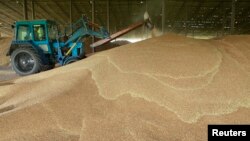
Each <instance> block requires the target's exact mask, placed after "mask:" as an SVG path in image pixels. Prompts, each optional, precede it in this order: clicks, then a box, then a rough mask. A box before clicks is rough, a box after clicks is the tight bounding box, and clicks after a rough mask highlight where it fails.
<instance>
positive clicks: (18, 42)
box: [6, 41, 39, 56]
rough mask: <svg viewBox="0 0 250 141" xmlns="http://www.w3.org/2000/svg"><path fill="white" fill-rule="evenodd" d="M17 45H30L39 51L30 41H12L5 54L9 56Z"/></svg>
mask: <svg viewBox="0 0 250 141" xmlns="http://www.w3.org/2000/svg"><path fill="white" fill-rule="evenodd" d="M19 47H31V48H33V49H35V50H36V51H37V52H39V50H38V48H36V47H34V45H33V44H32V43H31V41H12V42H11V45H10V48H9V50H8V52H7V54H6V56H10V55H11V54H12V52H13V51H14V50H16V49H17V48H19Z"/></svg>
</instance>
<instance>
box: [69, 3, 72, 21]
mask: <svg viewBox="0 0 250 141" xmlns="http://www.w3.org/2000/svg"><path fill="white" fill-rule="evenodd" d="M69 23H70V25H72V0H70V1H69Z"/></svg>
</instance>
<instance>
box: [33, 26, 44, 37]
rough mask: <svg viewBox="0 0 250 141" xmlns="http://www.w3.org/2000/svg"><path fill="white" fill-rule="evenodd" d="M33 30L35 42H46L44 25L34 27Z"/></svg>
mask: <svg viewBox="0 0 250 141" xmlns="http://www.w3.org/2000/svg"><path fill="white" fill-rule="evenodd" d="M33 30H34V40H35V41H44V40H46V36H45V25H43V24H39V25H33Z"/></svg>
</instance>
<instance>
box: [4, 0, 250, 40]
mask: <svg viewBox="0 0 250 141" xmlns="http://www.w3.org/2000/svg"><path fill="white" fill-rule="evenodd" d="M0 8H1V9H0V12H1V13H0V15H1V21H0V22H1V28H0V31H1V33H2V35H3V36H4V35H8V36H11V35H12V30H11V25H12V24H13V23H14V22H15V21H17V20H32V19H50V20H54V21H56V22H58V23H59V24H60V25H62V26H63V25H68V24H71V23H72V22H74V21H76V20H77V19H79V18H80V17H81V16H82V15H86V16H87V17H89V18H90V19H91V20H92V21H93V22H95V23H98V24H100V25H102V26H104V27H107V29H108V30H109V31H110V32H111V33H114V32H116V31H119V30H120V29H122V28H124V27H126V26H128V25H130V24H132V23H134V22H136V21H137V20H139V19H140V18H141V17H142V15H143V13H144V12H145V11H148V13H149V15H150V16H151V18H152V20H153V22H154V24H155V25H156V26H157V28H158V29H159V30H160V31H161V32H164V33H165V32H174V33H177V34H184V35H188V36H193V37H199V36H203V37H206V36H207V37H208V36H209V37H215V36H223V35H228V34H249V32H250V29H249V24H250V17H249V15H250V10H249V1H248V0H199V1H197V0H154V1H153V0H120V1H117V0H83V1H79V0H1V1H0ZM144 33H145V32H143V30H137V31H134V32H133V33H132V34H130V35H127V36H131V37H133V38H140V39H141V38H146V37H144V36H145V35H144Z"/></svg>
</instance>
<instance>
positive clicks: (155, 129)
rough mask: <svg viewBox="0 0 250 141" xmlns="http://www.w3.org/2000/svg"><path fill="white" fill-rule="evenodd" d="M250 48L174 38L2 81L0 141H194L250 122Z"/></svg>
mask: <svg viewBox="0 0 250 141" xmlns="http://www.w3.org/2000/svg"><path fill="white" fill-rule="evenodd" d="M249 41H250V40H249V37H245V36H231V37H226V38H224V39H221V40H205V41H204V40H194V39H189V38H185V37H182V36H177V35H172V34H170V35H165V36H161V37H157V38H152V39H149V40H145V41H142V42H138V43H135V44H129V45H125V46H122V47H120V48H115V49H111V50H108V51H104V52H101V53H97V54H95V55H93V56H90V57H88V58H87V59H84V60H82V61H79V62H76V63H74V64H71V65H68V66H65V67H61V68H56V69H53V70H51V71H47V72H43V73H40V74H36V75H32V76H28V77H23V78H20V79H17V80H14V81H9V82H4V83H3V82H2V83H0V85H2V86H0V92H1V93H0V113H1V114H0V140H1V141H15V140H18V141H44V140H46V141H55V140H58V141H96V140H103V141H112V140H114V141H117V140H124V141H131V140H158V141H166V140H183V141H195V140H207V124H218V123H219V124H223V123H227V124H233V123H235V124H240V123H244V124H246V123H250V118H249V117H250V109H249V108H250V87H249V85H250V77H249V76H250V69H249V67H250V63H249V61H250V43H249Z"/></svg>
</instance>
